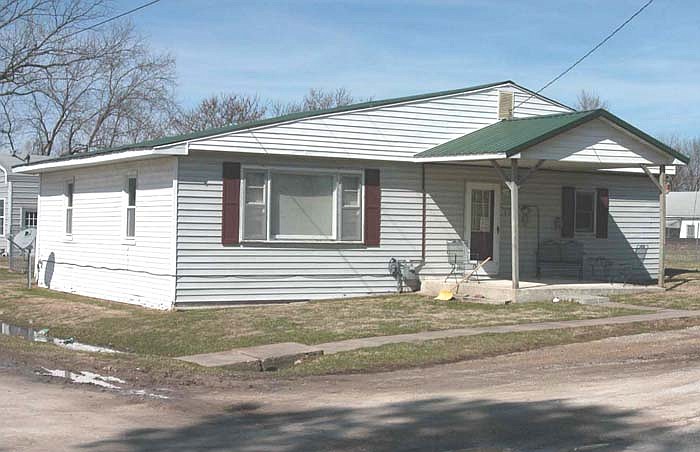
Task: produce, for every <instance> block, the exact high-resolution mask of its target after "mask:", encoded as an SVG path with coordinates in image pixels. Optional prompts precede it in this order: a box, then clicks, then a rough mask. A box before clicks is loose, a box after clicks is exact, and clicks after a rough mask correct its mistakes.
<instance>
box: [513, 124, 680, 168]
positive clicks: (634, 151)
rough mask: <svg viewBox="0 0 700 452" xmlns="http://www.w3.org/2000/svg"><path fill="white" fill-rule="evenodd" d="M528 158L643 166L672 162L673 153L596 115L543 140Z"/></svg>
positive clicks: (532, 149)
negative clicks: (660, 152) (655, 146)
mask: <svg viewBox="0 0 700 452" xmlns="http://www.w3.org/2000/svg"><path fill="white" fill-rule="evenodd" d="M523 155H524V156H526V157H527V158H528V159H533V160H534V159H548V160H560V161H562V162H577V163H594V164H598V165H599V164H605V163H608V164H616V165H620V166H623V165H627V166H629V167H637V168H639V165H640V164H650V163H653V162H658V161H659V158H662V159H664V160H666V161H667V163H669V164H670V163H671V162H672V161H673V157H669V156H668V155H664V156H660V155H659V152H658V151H657V150H655V149H654V148H652V147H651V146H650V145H648V144H646V143H643V142H642V141H640V140H639V139H637V138H636V137H633V136H632V135H630V134H629V133H627V132H626V131H623V130H622V129H619V128H618V127H616V126H613V125H612V124H611V123H609V122H608V121H606V120H604V119H595V120H593V121H590V122H587V123H585V124H582V125H580V126H578V127H576V128H574V129H572V130H569V131H567V132H566V133H564V134H561V135H558V136H555V137H553V138H550V139H548V140H545V141H543V142H542V143H539V144H537V145H535V146H533V147H532V148H530V149H527V150H526V151H525V152H523Z"/></svg>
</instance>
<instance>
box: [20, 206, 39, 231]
mask: <svg viewBox="0 0 700 452" xmlns="http://www.w3.org/2000/svg"><path fill="white" fill-rule="evenodd" d="M22 225H23V226H22V227H24V228H35V227H36V226H37V215H36V210H25V211H24V213H23V215H22Z"/></svg>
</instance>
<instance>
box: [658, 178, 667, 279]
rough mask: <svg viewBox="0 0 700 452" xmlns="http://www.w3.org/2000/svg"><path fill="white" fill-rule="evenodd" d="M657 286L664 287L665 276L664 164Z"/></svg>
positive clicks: (660, 205) (660, 206)
mask: <svg viewBox="0 0 700 452" xmlns="http://www.w3.org/2000/svg"><path fill="white" fill-rule="evenodd" d="M659 185H661V194H660V195H659V287H664V285H665V276H666V262H665V259H666V166H664V165H661V166H659Z"/></svg>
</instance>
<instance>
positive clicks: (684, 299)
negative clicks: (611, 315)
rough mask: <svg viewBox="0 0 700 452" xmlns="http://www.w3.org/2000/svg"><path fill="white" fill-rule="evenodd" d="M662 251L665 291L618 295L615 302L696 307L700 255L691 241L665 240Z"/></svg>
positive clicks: (699, 306) (699, 295)
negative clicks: (665, 280) (663, 256)
mask: <svg viewBox="0 0 700 452" xmlns="http://www.w3.org/2000/svg"><path fill="white" fill-rule="evenodd" d="M666 253H667V254H666V275H667V278H668V279H667V282H666V287H667V288H668V290H667V291H666V292H661V293H659V292H651V293H642V294H637V295H625V296H619V297H616V298H615V301H620V302H623V303H630V304H638V305H644V306H656V307H661V308H668V309H689V310H697V309H700V270H699V269H700V254H698V249H697V248H696V244H695V242H694V241H682V242H681V241H671V242H668V243H667V245H666Z"/></svg>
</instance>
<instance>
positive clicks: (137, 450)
mask: <svg viewBox="0 0 700 452" xmlns="http://www.w3.org/2000/svg"><path fill="white" fill-rule="evenodd" d="M0 394H1V399H2V401H3V405H4V406H3V409H2V410H0V438H2V440H0V450H2V451H22V450H37V451H39V450H41V451H45V450H52V451H58V450H81V451H117V452H118V451H130V452H146V451H165V450H167V451H183V452H184V451H195V450H204V451H241V452H247V451H273V450H279V451H289V452H297V451H298V452H301V451H312V450H329V451H330V450H333V451H335V450H353V451H354V450H357V451H361V450H367V451H396V450H416V451H426V450H427V451H448V450H452V451H455V450H468V451H557V452H559V451H596V452H597V451H620V450H630V451H631V450H634V451H681V450H687V451H691V450H693V451H694V450H698V449H700V416H699V414H700V328H691V329H687V330H681V331H673V332H666V333H655V334H648V335H639V336H631V337H623V338H615V339H606V340H602V341H597V342H592V343H583V344H573V345H567V346H559V347H553V348H547V349H541V350H536V351H531V352H526V353H520V354H514V355H506V356H500V357H497V358H490V359H485V360H480V361H471V362H464V363H458V364H451V365H445V366H437V367H431V368H426V369H416V370H409V371H400V372H392V373H384V374H374V375H349V376H339V377H323V378H321V377H317V378H306V379H303V380H301V379H300V380H294V381H290V380H283V381H272V382H271V381H269V380H268V381H266V382H264V383H259V384H258V383H252V384H250V385H249V386H247V387H243V388H242V389H237V390H228V391H226V392H223V391H221V392H211V391H202V390H201V389H197V388H192V389H190V390H187V391H184V392H183V391H182V390H178V391H177V392H176V393H174V394H173V397H172V398H171V399H170V400H167V401H144V400H142V399H138V398H133V397H126V396H123V395H115V394H112V393H109V392H99V391H97V390H87V389H85V388H84V387H76V386H75V385H66V384H56V383H46V382H45V381H42V379H41V378H38V377H33V376H31V375H28V374H27V373H26V372H23V371H22V370H21V369H13V368H5V369H3V368H2V363H0Z"/></svg>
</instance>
